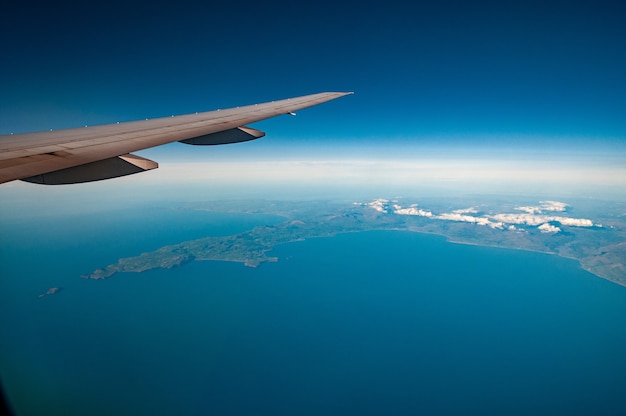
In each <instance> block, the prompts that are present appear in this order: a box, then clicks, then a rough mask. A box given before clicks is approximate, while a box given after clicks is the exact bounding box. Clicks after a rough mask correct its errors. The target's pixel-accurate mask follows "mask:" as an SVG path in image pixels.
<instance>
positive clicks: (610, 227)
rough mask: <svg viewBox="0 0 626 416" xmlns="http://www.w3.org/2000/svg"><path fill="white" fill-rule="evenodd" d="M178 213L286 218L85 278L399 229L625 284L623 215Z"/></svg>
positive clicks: (261, 259)
mask: <svg viewBox="0 0 626 416" xmlns="http://www.w3.org/2000/svg"><path fill="white" fill-rule="evenodd" d="M242 207H246V208H245V209H243V208H242ZM180 209H192V210H206V211H212V212H230V213H244V212H245V213H258V214H274V215H279V216H281V217H283V218H284V221H283V222H281V223H278V224H272V225H264V226H258V227H255V228H253V229H251V230H248V231H245V232H242V233H239V234H236V235H230V236H219V237H214V236H212V237H204V238H200V239H196V240H191V241H184V242H181V243H179V244H174V245H169V246H164V247H161V248H159V249H157V250H155V251H151V252H148V253H142V254H140V255H138V256H135V257H128V258H122V259H120V260H119V261H118V262H117V263H114V264H110V265H108V266H106V267H104V268H101V269H97V270H95V271H94V272H92V273H90V274H87V275H84V276H82V277H83V278H89V279H107V278H109V277H111V276H113V275H115V274H116V273H128V272H143V271H146V270H152V269H157V268H163V269H170V268H173V267H180V266H183V265H184V264H186V263H188V262H190V261H197V260H219V261H234V262H240V263H243V264H244V265H246V266H248V267H257V266H260V265H261V264H263V263H266V262H276V261H278V258H277V257H273V256H271V255H269V252H270V251H271V250H272V249H273V248H274V247H275V246H276V245H278V244H285V243H290V242H294V241H299V240H304V239H307V238H317V237H330V236H333V235H336V234H339V233H347V232H361V231H370V230H401V231H412V232H421V233H430V234H438V235H442V236H445V237H446V238H447V239H448V240H449V241H451V242H456V243H463V244H473V245H481V246H493V247H501V248H509V249H516V250H528V251H537V252H542V253H550V254H555V255H559V256H562V257H567V258H572V259H576V260H578V261H579V262H580V265H581V267H582V268H584V269H585V270H587V271H589V272H591V273H593V274H595V275H596V276H599V277H602V278H605V279H608V280H610V281H612V282H615V283H617V284H620V285H623V286H626V268H625V266H624V264H625V263H626V232H625V231H624V230H626V223H625V221H624V216H623V215H605V216H604V217H602V221H604V222H605V223H604V225H602V226H594V227H573V226H572V227H566V226H561V227H560V228H561V229H562V231H561V232H558V233H545V232H541V231H539V230H538V229H537V228H536V227H524V226H519V225H518V226H516V227H515V228H514V229H513V228H512V229H498V228H491V227H489V226H484V225H478V224H474V223H468V222H459V221H446V220H440V219H436V218H435V219H433V218H429V217H425V216H416V215H398V214H394V213H389V212H380V211H377V210H375V209H373V208H372V207H371V206H370V205H368V204H366V203H331V202H327V201H313V202H312V201H305V202H289V201H287V202H286V201H247V202H245V203H244V202H242V201H220V202H206V203H198V204H194V205H189V206H187V207H183V208H180Z"/></svg>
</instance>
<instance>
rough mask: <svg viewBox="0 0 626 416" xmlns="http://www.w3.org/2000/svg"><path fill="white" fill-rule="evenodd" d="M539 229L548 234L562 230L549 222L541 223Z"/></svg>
mask: <svg viewBox="0 0 626 416" xmlns="http://www.w3.org/2000/svg"><path fill="white" fill-rule="evenodd" d="M537 229H538V230H539V231H541V232H542V233H546V234H554V233H558V232H559V231H561V229H560V228H559V227H555V226H554V225H550V224H548V223H545V224H541V225H540V226H539V227H537Z"/></svg>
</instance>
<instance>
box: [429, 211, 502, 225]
mask: <svg viewBox="0 0 626 416" xmlns="http://www.w3.org/2000/svg"><path fill="white" fill-rule="evenodd" d="M433 218H435V219H438V220H444V221H458V222H471V223H474V224H478V225H487V226H489V227H491V228H498V229H502V228H503V226H504V224H502V222H492V221H491V220H490V219H489V218H486V217H474V216H471V215H463V214H457V213H454V212H452V213H447V214H441V215H437V216H435V217H433Z"/></svg>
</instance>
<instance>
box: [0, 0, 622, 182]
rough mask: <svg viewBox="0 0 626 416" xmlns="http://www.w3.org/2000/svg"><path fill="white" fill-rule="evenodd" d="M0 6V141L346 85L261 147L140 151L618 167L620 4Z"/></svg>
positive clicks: (274, 126)
mask: <svg viewBox="0 0 626 416" xmlns="http://www.w3.org/2000/svg"><path fill="white" fill-rule="evenodd" d="M222 3H226V2H222ZM0 16H1V17H0V19H1V20H2V22H1V23H2V24H1V25H0V31H1V33H0V34H1V36H0V39H1V40H0V42H2V51H3V65H2V69H0V71H1V73H2V77H0V82H1V83H2V86H1V91H2V94H1V95H0V133H3V134H6V133H10V132H22V131H35V130H44V129H49V128H55V129H58V128H63V127H73V126H79V125H84V124H90V125H91V124H101V123H109V122H115V121H126V120H133V119H140V118H146V117H159V116H167V115H170V114H184V113H190V112H196V111H205V110H211V109H215V108H226V107H231V106H237V105H243V104H250V103H255V102H263V101H269V100H274V99H280V98H286V97H291V96H297V95H304V94H309V93H315V92H321V91H333V90H334V91H355V93H356V94H355V95H354V96H350V97H345V98H342V99H340V100H337V101H335V102H331V103H327V104H324V105H322V106H319V107H315V108H311V109H307V110H303V111H302V112H301V113H300V114H299V115H298V117H295V118H291V117H280V118H278V119H272V120H268V121H265V122H262V123H257V124H256V125H255V127H257V128H260V129H263V130H265V131H266V132H267V133H268V136H267V137H266V138H264V139H262V140H261V141H259V142H258V143H254V144H253V143H248V144H242V145H234V146H226V147H228V149H221V148H220V149H216V148H214V149H201V150H199V149H194V148H191V147H187V146H183V145H180V144H175V145H168V146H165V147H162V148H159V149H154V150H150V151H148V152H147V153H146V154H147V155H148V157H154V158H155V159H156V160H158V161H159V162H161V163H162V166H163V162H164V161H167V160H176V161H181V160H193V161H200V160H202V158H207V160H211V159H212V158H215V157H223V158H231V159H233V160H237V159H240V158H242V160H247V159H246V158H254V157H259V158H277V159H298V160H301V159H303V158H305V159H306V158H315V159H317V160H319V159H324V160H329V159H330V160H333V161H341V160H346V159H354V158H358V159H367V160H371V159H380V158H382V159H384V160H385V161H386V162H388V163H390V161H393V160H396V159H398V158H400V159H407V158H409V159H410V158H412V157H413V155H415V157H416V158H417V159H419V157H425V156H430V155H432V154H437V155H439V156H441V157H444V156H445V155H452V156H451V159H450V160H459V159H464V158H466V159H471V160H483V159H490V160H494V159H495V160H497V159H499V158H503V157H504V158H505V159H506V160H529V159H533V160H535V159H538V160H544V161H545V160H548V161H550V160H553V159H554V160H560V161H562V160H565V159H567V160H568V163H569V166H570V168H572V169H575V168H576V166H579V167H580V166H583V165H585V166H588V165H590V164H596V165H606V164H610V165H612V166H615V167H616V168H622V167H623V166H624V165H625V164H626V156H625V155H626V77H625V76H624V74H626V48H625V47H624V41H623V39H626V6H625V5H624V4H623V2H618V1H615V2H607V1H593V2H592V1H588V2H519V3H514V2H463V1H461V2H454V1H450V2H448V1H440V2H434V1H433V2H416V3H415V4H410V3H408V2H394V1H387V2H361V3H360V4H358V5H357V4H355V3H352V2H349V3H342V2H337V1H335V2H325V1H321V2H314V3H310V4H303V3H298V2H272V3H262V2H238V3H236V4H230V5H228V4H221V5H219V6H215V5H212V4H210V3H209V2H186V1H180V2H168V3H162V4H161V3H158V2H152V3H147V2H146V3H144V2H132V1H126V2H115V1H108V2H103V3H78V4H72V3H71V2H68V3H63V4H52V3H49V2H14V3H12V4H11V5H9V6H3V10H2V13H0ZM581 160H582V161H581ZM583 162H584V163H583ZM616 172H621V171H616ZM150 174H152V173H150ZM146 175H147V174H146ZM137 176H138V177H139V176H141V175H137ZM609 176H611V175H610V174H609Z"/></svg>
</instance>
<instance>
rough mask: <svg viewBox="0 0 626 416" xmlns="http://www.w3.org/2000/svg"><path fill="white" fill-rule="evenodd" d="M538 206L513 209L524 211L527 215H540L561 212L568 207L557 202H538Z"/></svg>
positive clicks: (563, 203)
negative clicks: (548, 212)
mask: <svg viewBox="0 0 626 416" xmlns="http://www.w3.org/2000/svg"><path fill="white" fill-rule="evenodd" d="M539 203H540V205H538V206H523V207H517V208H515V209H516V210H517V211H524V212H526V213H528V214H531V215H534V214H542V213H543V212H544V211H552V212H563V211H565V210H566V209H567V207H568V205H567V204H566V203H565V202H559V201H539Z"/></svg>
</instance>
